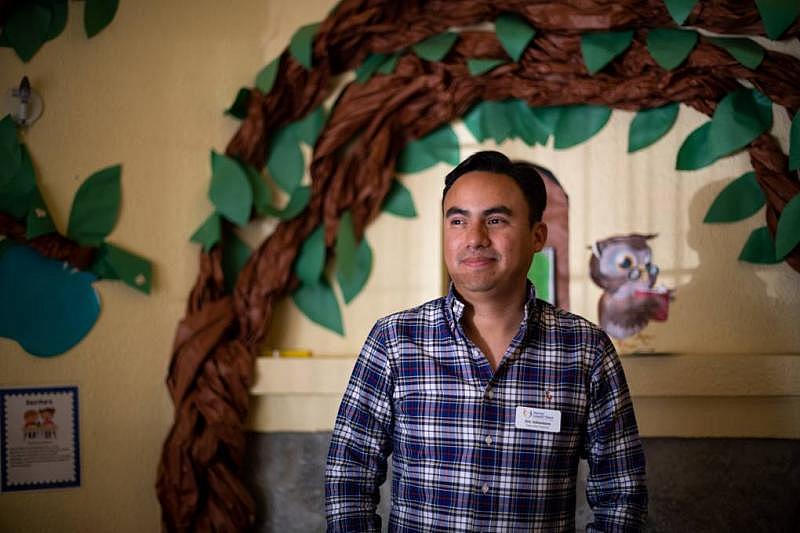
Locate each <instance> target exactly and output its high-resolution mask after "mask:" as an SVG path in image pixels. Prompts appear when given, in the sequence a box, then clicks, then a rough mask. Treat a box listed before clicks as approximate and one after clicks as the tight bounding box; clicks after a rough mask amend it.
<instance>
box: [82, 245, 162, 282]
mask: <svg viewBox="0 0 800 533" xmlns="http://www.w3.org/2000/svg"><path fill="white" fill-rule="evenodd" d="M95 264H96V265H97V266H95V265H93V268H92V271H93V272H95V274H97V273H98V272H102V273H105V274H110V272H113V273H114V274H115V275H114V276H113V277H112V276H108V275H105V276H101V277H104V278H106V279H121V280H122V281H123V282H125V284H126V285H128V286H130V287H133V288H134V289H136V290H137V291H141V292H143V293H145V294H150V289H151V287H152V283H153V267H152V265H151V264H150V261H148V260H147V259H144V258H143V257H139V256H138V255H136V254H132V253H131V252H127V251H125V250H123V249H122V248H119V247H117V246H114V245H113V244H109V243H103V244H102V246H100V249H99V250H98V259H96V260H95ZM109 271H110V272H109Z"/></svg>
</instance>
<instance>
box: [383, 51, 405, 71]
mask: <svg viewBox="0 0 800 533" xmlns="http://www.w3.org/2000/svg"><path fill="white" fill-rule="evenodd" d="M398 59H400V52H396V53H394V54H392V55H390V56H389V57H388V58H387V59H386V61H384V62H383V64H382V65H381V66H380V67H379V68H378V72H379V73H380V74H391V73H392V72H394V67H396V66H397V60H398Z"/></svg>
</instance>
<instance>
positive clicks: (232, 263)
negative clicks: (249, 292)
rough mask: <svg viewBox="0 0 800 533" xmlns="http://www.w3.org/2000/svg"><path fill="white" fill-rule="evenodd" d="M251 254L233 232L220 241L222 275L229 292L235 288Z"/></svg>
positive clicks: (247, 247) (248, 248)
mask: <svg viewBox="0 0 800 533" xmlns="http://www.w3.org/2000/svg"><path fill="white" fill-rule="evenodd" d="M252 253H253V251H252V250H251V249H250V247H249V246H247V244H245V243H244V241H243V240H242V239H240V238H239V237H238V236H237V235H236V234H235V233H233V232H230V233H229V234H228V235H227V237H226V238H225V240H224V241H222V273H223V275H224V276H225V288H226V289H227V290H228V291H229V292H230V291H232V290H233V288H234V286H236V280H237V279H238V278H239V273H240V272H241V271H242V269H243V268H244V265H245V264H247V260H248V259H250V255H251V254H252Z"/></svg>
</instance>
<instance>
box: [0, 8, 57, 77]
mask: <svg viewBox="0 0 800 533" xmlns="http://www.w3.org/2000/svg"><path fill="white" fill-rule="evenodd" d="M52 17H53V15H52V13H51V11H50V10H49V9H47V8H45V7H44V6H40V5H38V4H36V3H34V2H24V3H21V4H20V5H19V6H18V7H17V8H16V9H14V10H13V11H12V12H11V14H10V15H9V16H8V19H7V20H6V22H5V25H4V27H3V36H4V37H5V39H6V41H7V42H8V43H9V44H10V45H11V47H12V48H13V49H14V51H15V52H16V53H17V55H18V56H19V58H20V59H22V60H23V61H24V62H26V63H27V62H28V61H30V59H31V58H32V57H33V56H34V54H36V52H37V51H38V50H39V48H41V46H42V45H43V44H44V43H45V41H46V40H47V36H48V31H49V30H50V21H51V19H52Z"/></svg>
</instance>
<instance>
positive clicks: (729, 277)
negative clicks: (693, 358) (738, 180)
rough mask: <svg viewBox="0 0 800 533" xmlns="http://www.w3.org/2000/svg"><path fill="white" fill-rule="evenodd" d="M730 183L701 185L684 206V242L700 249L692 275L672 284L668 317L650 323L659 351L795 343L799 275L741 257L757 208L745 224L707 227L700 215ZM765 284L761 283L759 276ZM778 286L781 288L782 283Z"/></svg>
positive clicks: (743, 349)
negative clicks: (787, 288) (790, 286)
mask: <svg viewBox="0 0 800 533" xmlns="http://www.w3.org/2000/svg"><path fill="white" fill-rule="evenodd" d="M728 181H729V180H721V181H717V182H713V183H709V184H708V185H706V186H704V187H702V188H701V189H699V190H698V192H697V193H696V194H695V195H694V197H693V198H692V200H691V202H690V204H689V215H688V220H689V224H690V225H689V230H688V232H687V234H686V239H687V243H688V245H689V246H690V247H691V248H692V249H693V250H695V251H696V252H697V254H698V265H697V267H696V268H695V269H693V270H691V271H688V272H687V273H689V274H691V280H690V281H689V282H688V283H686V284H684V285H679V286H677V287H676V289H677V290H676V299H675V301H674V302H672V304H671V306H670V315H669V320H668V321H667V322H663V323H656V324H651V325H650V326H649V327H648V330H647V331H648V333H651V334H653V335H654V336H655V337H656V338H658V339H659V348H660V349H664V351H671V352H680V353H761V354H765V353H791V352H795V351H797V349H798V347H800V333H798V331H797V327H796V320H795V319H794V318H792V317H800V315H799V314H798V309H797V302H796V299H797V291H796V289H795V290H794V293H792V291H788V292H787V291H785V290H783V289H784V288H785V284H786V283H792V284H793V286H794V287H796V286H797V285H796V284H797V276H798V274H797V273H796V272H794V271H791V269H790V268H789V267H788V266H787V265H785V264H779V265H755V264H751V263H746V262H743V261H739V260H738V259H737V257H738V255H739V252H740V250H741V248H742V246H744V243H745V242H746V241H747V238H748V236H749V235H750V232H751V231H752V230H753V228H754V227H757V226H761V225H763V224H764V222H763V221H764V215H763V211H759V212H758V213H756V214H755V215H753V217H751V218H749V219H747V220H746V221H741V222H736V223H732V224H705V223H703V218H704V217H705V215H706V212H707V211H708V208H709V206H710V205H711V204H712V203H713V201H714V199H715V198H716V197H717V195H718V194H719V192H720V191H721V190H722V189H723V188H724V187H725V185H727V184H728ZM762 277H763V278H764V279H767V280H769V281H770V283H769V284H768V283H765V282H764V280H763V279H762ZM781 283H783V285H781Z"/></svg>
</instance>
